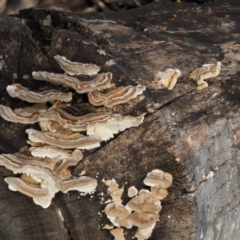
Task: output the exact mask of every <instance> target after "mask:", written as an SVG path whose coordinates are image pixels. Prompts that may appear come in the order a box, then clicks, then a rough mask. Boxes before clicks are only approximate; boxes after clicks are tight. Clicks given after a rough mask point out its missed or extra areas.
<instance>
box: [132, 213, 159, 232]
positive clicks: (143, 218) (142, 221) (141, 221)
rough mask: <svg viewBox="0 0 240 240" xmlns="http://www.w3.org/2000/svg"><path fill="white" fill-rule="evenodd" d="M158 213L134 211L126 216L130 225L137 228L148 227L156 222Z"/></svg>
mask: <svg viewBox="0 0 240 240" xmlns="http://www.w3.org/2000/svg"><path fill="white" fill-rule="evenodd" d="M158 219H159V215H158V214H157V213H149V212H142V213H139V212H134V213H132V214H131V215H130V216H129V217H128V221H129V222H130V224H131V225H133V226H136V227H139V228H149V227H152V225H153V224H155V223H156V222H157V220H158Z"/></svg>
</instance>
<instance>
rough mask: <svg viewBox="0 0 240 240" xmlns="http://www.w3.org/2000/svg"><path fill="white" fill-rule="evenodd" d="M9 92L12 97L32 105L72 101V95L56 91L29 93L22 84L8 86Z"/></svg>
mask: <svg viewBox="0 0 240 240" xmlns="http://www.w3.org/2000/svg"><path fill="white" fill-rule="evenodd" d="M7 92H8V94H9V95H10V96H11V97H14V98H19V99H22V100H24V101H26V102H30V103H42V102H47V101H55V100H58V101H62V102H69V101H71V100H72V93H71V92H68V93H64V92H60V91H57V90H55V89H49V90H45V91H42V92H33V91H29V89H27V88H26V87H23V86H22V85H20V84H12V85H9V86H7Z"/></svg>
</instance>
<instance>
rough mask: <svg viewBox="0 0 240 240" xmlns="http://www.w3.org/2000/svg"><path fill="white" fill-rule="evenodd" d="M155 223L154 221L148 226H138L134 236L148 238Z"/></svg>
mask: <svg viewBox="0 0 240 240" xmlns="http://www.w3.org/2000/svg"><path fill="white" fill-rule="evenodd" d="M155 225H156V224H155V223H154V224H152V225H151V226H150V227H148V228H138V230H137V232H136V233H135V235H134V237H135V238H137V239H148V238H150V237H151V235H152V231H153V229H154V227H155Z"/></svg>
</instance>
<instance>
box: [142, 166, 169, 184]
mask: <svg viewBox="0 0 240 240" xmlns="http://www.w3.org/2000/svg"><path fill="white" fill-rule="evenodd" d="M143 182H144V184H145V185H146V186H150V187H152V186H158V187H160V188H168V187H169V186H171V185H172V175H171V174H169V173H165V172H163V171H161V170H159V169H155V170H153V171H152V172H150V173H148V174H147V177H146V178H145V179H144V180H143Z"/></svg>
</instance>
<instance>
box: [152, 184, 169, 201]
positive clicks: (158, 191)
mask: <svg viewBox="0 0 240 240" xmlns="http://www.w3.org/2000/svg"><path fill="white" fill-rule="evenodd" d="M151 192H152V193H153V194H154V195H155V197H157V198H158V199H159V200H162V199H164V198H165V197H167V195H168V191H167V189H166V188H160V187H158V186H152V187H151Z"/></svg>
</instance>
